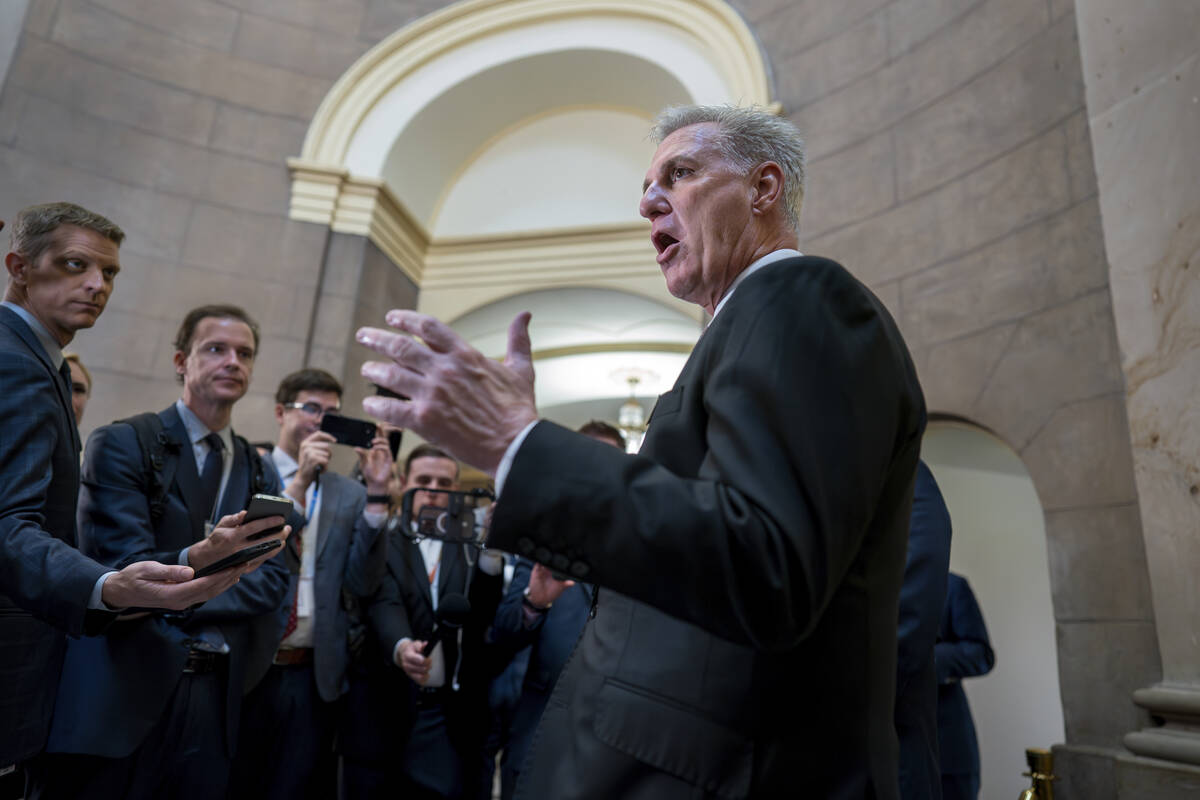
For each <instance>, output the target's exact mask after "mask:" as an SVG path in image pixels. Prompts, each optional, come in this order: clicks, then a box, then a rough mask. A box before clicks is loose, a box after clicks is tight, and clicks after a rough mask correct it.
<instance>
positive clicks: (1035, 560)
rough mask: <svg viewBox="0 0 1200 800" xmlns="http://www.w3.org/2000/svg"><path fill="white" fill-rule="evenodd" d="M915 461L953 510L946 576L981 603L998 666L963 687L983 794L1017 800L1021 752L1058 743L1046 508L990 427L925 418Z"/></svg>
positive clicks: (1026, 472)
mask: <svg viewBox="0 0 1200 800" xmlns="http://www.w3.org/2000/svg"><path fill="white" fill-rule="evenodd" d="M930 416H931V420H930V422H929V425H928V426H927V428H926V430H925V437H924V439H923V441H922V444H921V458H922V459H923V460H924V461H925V463H926V464H927V465H928V466H929V469H930V471H932V472H933V475H934V478H935V479H936V480H937V482H938V487H939V488H940V489H941V491H942V495H943V497H944V498H945V501H946V506H947V508H948V509H949V511H950V520H951V524H952V526H953V536H952V541H951V548H950V570H951V571H952V572H956V573H958V574H960V575H962V576H963V577H965V578H966V579H967V581H968V583H969V584H970V586H971V590H972V592H973V593H974V595H975V598H976V600H978V602H979V608H980V611H981V612H982V614H983V619H984V624H985V625H986V626H987V629H988V637H989V638H990V640H991V644H992V649H993V650H994V651H995V653H996V664H995V667H994V668H993V669H992V671H991V672H990V673H988V674H987V675H984V676H981V677H977V678H969V679H967V680H965V681H964V682H963V690H964V691H965V692H966V693H967V698H968V701H969V702H970V704H971V714H972V716H973V717H974V719H975V730H976V734H977V736H978V739H979V750H980V760H981V762H982V780H983V787H982V793H981V796H982V797H1014V796H1016V795H1017V794H1019V793H1020V791H1021V789H1022V788H1026V787H1028V779H1027V778H1023V777H1022V776H1021V772H1022V771H1023V769H1024V766H1025V765H1024V758H1023V754H1024V750H1025V748H1027V747H1043V748H1049V747H1050V746H1051V745H1052V744H1055V743H1057V742H1061V741H1063V739H1064V737H1065V734H1064V724H1063V711H1062V702H1061V690H1060V685H1059V667H1058V649H1057V644H1056V640H1055V627H1054V610H1053V604H1052V596H1051V586H1050V562H1049V554H1048V551H1047V542H1046V524H1045V517H1044V511H1043V508H1042V504H1041V502H1040V500H1039V498H1038V493H1037V490H1036V489H1035V487H1034V483H1033V478H1032V477H1031V475H1030V473H1029V470H1028V469H1027V468H1026V466H1025V464H1024V462H1023V461H1022V460H1021V457H1020V456H1019V455H1018V454H1017V452H1016V451H1015V450H1013V448H1012V447H1011V446H1009V445H1008V444H1007V443H1006V442H1005V441H1003V440H1002V439H1001V438H1000V437H998V436H997V435H995V434H994V433H992V432H991V431H989V430H987V429H985V428H983V427H980V426H978V425H975V424H973V423H971V422H969V421H967V420H964V419H961V418H957V417H955V418H951V417H948V416H946V415H938V414H931V415H930Z"/></svg>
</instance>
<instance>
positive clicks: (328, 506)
mask: <svg viewBox="0 0 1200 800" xmlns="http://www.w3.org/2000/svg"><path fill="white" fill-rule="evenodd" d="M340 483H341V481H339V480H337V479H336V478H334V476H333V475H326V476H325V478H324V479H323V480H322V481H321V513H320V514H318V515H317V566H318V567H319V566H320V563H321V554H322V553H324V552H325V548H326V547H328V546H329V540H330V539H332V538H333V537H332V536H330V535H329V532H330V531H332V530H334V520H335V519H336V517H337V511H338V504H339V503H341V501H342V493H341V487H340Z"/></svg>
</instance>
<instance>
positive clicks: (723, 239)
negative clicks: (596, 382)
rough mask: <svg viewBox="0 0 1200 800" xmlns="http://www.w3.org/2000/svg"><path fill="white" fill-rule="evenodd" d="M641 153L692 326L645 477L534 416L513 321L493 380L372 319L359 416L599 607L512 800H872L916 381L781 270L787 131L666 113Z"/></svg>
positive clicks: (888, 761) (836, 293) (883, 779)
mask: <svg viewBox="0 0 1200 800" xmlns="http://www.w3.org/2000/svg"><path fill="white" fill-rule="evenodd" d="M656 133H657V135H658V136H657V138H658V139H659V141H660V144H659V147H658V150H657V152H656V153H655V155H654V159H653V161H652V163H651V165H650V169H649V171H648V172H647V174H646V179H645V183H644V185H643V194H642V200H641V205H640V212H641V214H642V216H644V217H646V218H647V219H649V220H650V222H651V241H652V243H653V244H654V247H655V250H656V251H657V253H658V258H657V260H658V264H659V267H660V269H661V270H662V272H663V274H664V276H665V278H666V283H667V288H668V290H669V291H670V292H671V293H672V294H673V295H675V296H676V297H679V298H682V299H685V300H689V301H691V302H694V303H696V304H698V305H700V306H701V307H703V308H704V309H705V310H706V311H707V312H709V313H710V314H712V315H713V321H712V323H711V324H710V325H709V326H708V329H707V330H706V331H705V333H704V335H703V336H702V337H701V339H700V341H699V342H698V343H697V344H696V347H695V349H694V350H693V352H692V354H691V357H690V358H689V359H688V362H687V364H686V365H685V366H684V367H683V370H682V372H681V373H680V375H679V378H678V380H677V381H676V383H675V387H674V388H673V389H672V390H671V391H670V392H668V393H667V394H665V395H663V396H662V397H660V398H659V401H658V404H657V406H656V408H655V410H654V413H653V415H652V416H651V419H650V422H649V429H648V431H647V434H646V438H645V441H644V444H643V445H642V449H641V452H640V453H639V454H638V455H636V456H629V455H625V454H622V453H619V452H617V451H616V450H615V449H614V448H612V447H609V446H607V445H603V444H600V443H599V442H595V441H592V440H590V439H588V438H587V437H584V436H580V435H578V434H576V433H573V432H570V431H567V430H564V429H562V428H560V427H558V426H556V425H554V424H552V423H550V422H546V421H541V422H539V421H537V415H536V407H535V403H534V399H533V389H532V387H533V370H532V365H531V360H530V355H529V354H530V347H529V339H528V335H527V332H526V326H527V323H528V315H527V314H522V315H519V316H518V317H517V319H516V320H514V323H513V325H512V326H511V327H510V329H509V353H508V356H507V358H506V359H505V361H504V362H495V361H490V360H489V359H487V358H486V357H484V356H483V355H482V354H480V353H478V352H476V351H474V350H473V349H472V348H470V347H469V346H467V345H466V344H465V343H464V342H463V341H462V340H461V339H460V338H459V337H458V336H457V335H456V334H455V333H454V332H453V331H452V330H451V329H450V328H449V327H447V326H445V325H443V324H442V323H440V322H438V321H437V320H434V319H432V318H429V317H426V316H423V315H420V314H416V313H414V312H409V311H391V312H389V314H388V315H387V322H388V324H389V325H391V326H393V327H396V328H399V330H400V331H401V333H399V334H397V333H391V332H387V331H384V330H379V329H374V328H364V329H362V330H360V331H359V333H358V340H359V341H360V342H362V343H364V344H366V345H367V346H369V347H371V348H372V349H375V350H376V351H377V352H380V353H382V354H384V355H386V356H387V357H389V358H390V361H389V362H387V363H374V362H372V363H367V364H365V365H364V366H363V374H364V375H367V376H368V378H369V379H371V380H373V381H375V382H377V383H380V384H382V385H385V386H387V387H388V388H389V389H392V390H393V391H396V392H398V393H399V394H401V395H404V396H405V397H408V398H410V400H409V401H408V402H401V401H397V400H393V399H389V398H369V399H368V400H367V401H366V402H365V403H364V405H365V406H366V407H367V410H368V411H369V412H371V413H373V414H375V415H377V416H381V417H383V418H385V419H387V420H388V421H390V422H392V423H393V424H398V425H403V426H406V427H411V428H414V429H415V430H416V432H417V433H419V434H420V435H422V436H425V437H426V438H430V439H433V440H435V441H438V442H441V443H442V444H443V445H445V446H446V447H447V448H448V449H449V450H450V452H452V453H455V454H456V455H458V456H459V457H460V458H462V459H463V460H465V461H467V462H468V463H471V464H474V465H475V466H477V467H479V468H480V469H483V470H485V471H489V472H494V473H495V474H496V482H497V489H498V493H499V499H498V501H497V503H496V510H495V513H494V515H493V519H492V525H491V533H490V534H489V537H488V544H489V546H491V547H498V548H501V549H505V550H508V549H511V550H514V551H516V552H517V553H519V554H521V555H525V556H528V557H531V558H533V559H534V560H536V561H538V562H539V563H543V564H546V565H548V566H550V567H551V568H553V569H555V570H557V571H560V572H564V573H567V574H569V575H570V576H571V577H573V578H575V579H583V580H587V581H589V582H593V583H596V584H599V585H600V586H601V587H602V590H601V592H600V596H599V602H598V606H597V612H596V616H595V619H593V620H592V621H591V622H589V623H588V626H587V629H586V630H585V632H584V635H583V639H582V641H581V642H580V644H579V647H578V648H577V650H576V653H575V655H574V656H573V657H572V659H571V662H570V663H569V664H568V665H567V668H566V670H565V671H564V672H563V675H562V677H561V678H560V679H559V682H558V686H557V687H556V689H555V691H554V693H553V694H552V695H551V698H550V701H549V703H548V704H547V706H546V712H545V714H544V715H543V717H542V722H541V725H540V727H539V729H538V732H537V734H536V735H535V740H534V745H533V752H532V753H531V755H530V758H529V761H528V762H527V764H526V765H525V767H524V769H523V771H522V776H521V782H520V785H519V786H518V787H517V797H520V798H540V797H554V798H556V799H557V800H575V799H576V798H611V797H621V798H624V800H649V799H650V798H653V800H673V798H698V797H724V798H746V797H755V798H760V797H762V798H766V797H794V796H797V795H804V796H811V797H821V798H851V797H853V798H861V797H876V798H883V799H884V800H893V799H894V798H896V796H897V792H898V789H897V776H896V764H897V759H898V752H897V744H896V731H895V727H894V724H893V712H894V697H895V689H896V626H897V620H898V618H899V608H898V598H899V593H900V583H901V578H902V575H903V570H904V557H905V545H906V542H907V538H908V524H909V509H910V505H911V502H912V490H913V480H914V475H915V472H916V465H917V456H918V450H919V447H920V440H921V434H922V432H923V430H924V425H925V408H924V400H923V398H922V395H921V390H920V387H919V385H918V383H917V377H916V372H915V370H914V368H913V365H912V362H911V360H910V358H909V356H908V352H907V349H906V347H905V345H904V341H903V339H902V338H901V336H900V334H899V332H898V331H897V329H896V326H895V324H894V323H893V321H892V319H891V316H890V315H889V314H888V312H887V311H886V309H885V308H884V307H883V304H882V303H881V302H880V301H879V300H878V299H877V298H876V297H875V296H874V295H873V294H871V292H870V291H869V290H868V289H867V288H866V287H865V286H863V285H862V284H861V283H859V282H858V281H857V280H855V279H854V278H853V277H852V276H851V275H850V274H849V273H848V272H846V270H845V269H843V268H842V267H840V266H839V265H837V264H835V263H834V262H832V261H828V260H826V259H822V258H812V257H802V256H800V254H799V253H798V252H797V251H796V250H795V248H796V245H797V214H798V211H799V205H800V197H801V185H802V184H801V177H802V168H803V150H802V145H801V143H800V141H799V136H798V134H797V132H796V130H795V128H794V126H792V125H791V124H790V123H789V122H787V121H786V120H782V119H779V118H777V117H774V116H772V115H770V114H768V113H765V112H762V111H759V110H754V109H734V108H702V107H684V108H677V109H668V110H667V111H666V112H664V114H663V115H662V116H660V118H659V123H658V126H657V129H656ZM410 333H415V334H417V335H419V336H420V339H421V341H420V342H418V341H416V340H414V339H411V338H409V337H408V336H407V335H406V334H410ZM466 386H469V387H470V388H469V390H468V389H465V388H463V387H466ZM460 398H461V399H460Z"/></svg>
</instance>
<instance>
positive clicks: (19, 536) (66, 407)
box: [0, 203, 238, 768]
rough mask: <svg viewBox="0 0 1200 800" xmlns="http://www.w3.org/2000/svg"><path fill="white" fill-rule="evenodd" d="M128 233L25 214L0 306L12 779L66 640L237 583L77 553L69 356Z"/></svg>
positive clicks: (0, 603)
mask: <svg viewBox="0 0 1200 800" xmlns="http://www.w3.org/2000/svg"><path fill="white" fill-rule="evenodd" d="M124 236H125V234H124V233H122V231H121V229H120V228H118V227H117V226H116V225H114V224H113V223H112V222H110V221H109V220H107V219H105V218H104V217H102V216H100V215H99V214H96V213H94V212H91V211H88V210H87V209H84V208H81V207H80V206H77V205H73V204H71V203H49V204H46V205H40V206H31V207H29V208H26V209H23V210H22V211H21V212H20V213H19V214H18V215H17V218H16V221H15V222H14V224H13V230H12V248H11V251H10V252H9V253H8V254H7V255H6V256H5V259H4V262H5V266H6V267H7V269H8V275H9V278H8V287H7V290H6V292H5V296H4V303H3V305H2V307H0V386H2V387H4V388H3V391H0V419H2V420H3V425H4V429H3V434H2V435H0V586H3V587H4V588H3V592H2V593H0V768H4V767H8V766H9V765H11V764H13V763H15V762H20V761H24V760H25V759H28V758H30V757H31V756H33V755H34V754H36V753H38V752H39V751H40V750H41V749H42V746H43V745H44V744H45V741H46V734H47V731H48V729H49V725H50V715H51V712H52V710H53V707H54V697H55V690H56V689H57V687H58V676H59V672H60V670H61V668H62V659H63V651H64V648H65V646H66V637H65V636H64V635H63V632H64V631H65V632H66V633H70V634H74V635H78V634H81V633H96V632H98V631H100V630H101V629H102V628H103V627H104V626H105V625H107V624H108V623H109V622H111V621H112V619H113V616H114V615H113V614H111V613H107V612H108V610H110V609H120V608H125V607H129V606H154V607H159V608H171V609H182V608H187V607H188V606H189V605H191V604H193V603H197V602H200V601H202V600H205V599H207V598H208V597H211V596H213V595H215V594H216V593H217V592H220V591H223V590H224V589H226V588H228V587H229V586H231V585H232V584H233V582H234V581H236V580H237V577H238V575H237V574H236V573H235V574H226V575H220V576H214V577H210V578H205V579H203V580H197V581H189V580H188V579H189V578H191V576H192V570H191V569H190V568H188V567H185V566H178V565H171V566H168V565H164V564H158V563H156V562H152V561H142V562H138V563H135V564H130V565H129V566H126V567H125V568H124V569H122V570H120V571H114V570H113V568H112V567H109V566H104V565H103V564H101V563H98V562H96V561H95V560H93V559H91V558H89V557H87V556H86V555H84V554H83V553H80V552H79V551H78V550H77V549H76V531H75V505H76V501H77V499H78V495H79V433H78V431H77V429H76V426H75V420H74V416H73V412H72V408H71V388H70V383H69V381H68V379H67V378H65V377H64V375H63V373H64V368H63V367H64V362H63V355H62V347H63V346H64V345H66V344H67V343H69V342H70V341H71V340H72V339H73V338H74V336H75V333H76V331H79V330H82V329H84V328H90V327H91V326H92V325H93V324H95V322H96V319H97V318H98V317H99V316H100V313H101V312H102V311H103V310H104V306H105V304H106V303H107V302H108V298H109V296H110V295H111V294H112V291H113V283H114V281H115V279H116V275H117V272H118V271H120V268H121V267H120V259H119V254H118V248H119V245H120V243H121V241H122V240H123V239H124Z"/></svg>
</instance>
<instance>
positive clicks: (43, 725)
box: [0, 307, 111, 766]
mask: <svg viewBox="0 0 1200 800" xmlns="http://www.w3.org/2000/svg"><path fill="white" fill-rule="evenodd" d="M0 387H2V388H0V420H3V422H2V423H0V587H3V588H2V590H0V766H5V765H8V764H11V763H13V762H15V761H22V760H25V759H27V758H29V757H30V756H32V755H34V754H35V753H37V752H38V751H40V750H41V749H42V745H43V744H45V741H46V732H47V730H48V728H49V724H50V714H51V711H52V709H53V706H54V693H55V689H56V688H57V686H58V674H59V671H60V670H61V668H62V658H63V649H64V647H65V646H66V638H65V637H64V636H63V631H67V632H68V633H74V634H78V633H83V632H85V629H87V631H88V632H93V628H98V627H99V623H102V622H105V621H107V620H108V619H111V615H103V614H99V613H98V612H91V613H89V612H87V602H88V598H89V596H90V595H91V593H92V589H93V588H94V587H95V585H96V581H97V580H99V578H100V576H101V575H103V574H104V573H105V572H108V569H107V568H105V567H103V566H101V565H100V564H97V563H96V562H95V561H93V560H92V559H90V558H87V557H86V556H84V555H83V554H82V553H80V552H79V551H78V550H77V549H76V548H75V544H76V537H75V502H76V499H77V498H78V496H79V432H78V431H77V430H76V428H75V415H74V412H73V411H72V410H71V396H70V394H69V390H68V388H67V387H66V386H65V385H64V384H63V381H62V379H61V377H60V376H59V374H58V372H57V371H56V370H55V369H54V367H53V366H52V364H51V362H50V357H49V355H48V354H47V353H46V351H45V350H44V349H43V348H42V346H41V344H40V343H39V342H38V340H37V338H36V337H35V336H34V334H33V331H32V330H30V328H29V326H28V325H26V324H25V321H24V320H22V319H21V318H20V317H19V316H17V315H16V314H15V313H13V312H12V311H11V310H10V309H7V308H3V307H0Z"/></svg>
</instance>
